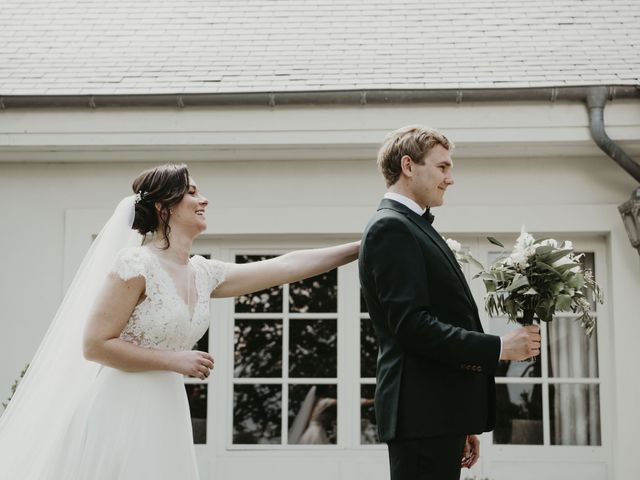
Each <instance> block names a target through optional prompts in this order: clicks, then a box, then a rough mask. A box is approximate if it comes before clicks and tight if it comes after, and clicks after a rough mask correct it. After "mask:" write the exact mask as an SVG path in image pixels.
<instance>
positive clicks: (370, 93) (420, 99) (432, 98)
mask: <svg viewBox="0 0 640 480" xmlns="http://www.w3.org/2000/svg"><path fill="white" fill-rule="evenodd" d="M593 88H599V89H604V90H605V91H606V92H607V93H606V97H607V98H608V99H609V100H614V99H630V98H640V88H639V87H638V86H635V85H610V86H602V87H594V86H583V87H544V88H492V89H441V90H331V91H299V92H256V93H211V94H201V93H184V94H148V95H146V94H136V95H126V94H124V95H8V96H0V109H10V108H83V107H84V108H102V107H123V108H126V107H177V108H185V107H205V106H206V107H215V106H224V107H231V106H239V107H240V106H265V107H276V106H279V105H282V106H286V105H369V104H398V103H432V102H453V103H463V102H491V101H495V102H514V101H521V102H527V101H535V102H540V101H548V102H555V101H586V98H587V96H588V95H589V92H590V91H591V89H593Z"/></svg>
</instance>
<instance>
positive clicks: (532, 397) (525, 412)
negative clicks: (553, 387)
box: [493, 383, 543, 445]
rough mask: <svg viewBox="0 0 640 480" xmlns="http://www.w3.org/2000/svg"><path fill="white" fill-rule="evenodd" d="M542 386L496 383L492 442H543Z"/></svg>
mask: <svg viewBox="0 0 640 480" xmlns="http://www.w3.org/2000/svg"><path fill="white" fill-rule="evenodd" d="M541 388H542V385H541V384H537V383H534V384H518V383H512V384H499V385H496V426H495V429H494V431H493V443H496V444H526V445H542V441H543V436H542V392H541Z"/></svg>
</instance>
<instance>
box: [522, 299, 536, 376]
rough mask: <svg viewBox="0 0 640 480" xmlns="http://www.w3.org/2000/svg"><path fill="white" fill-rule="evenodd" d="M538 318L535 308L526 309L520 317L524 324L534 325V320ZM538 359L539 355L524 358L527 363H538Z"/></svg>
mask: <svg viewBox="0 0 640 480" xmlns="http://www.w3.org/2000/svg"><path fill="white" fill-rule="evenodd" d="M535 318H536V312H535V311H534V310H524V311H523V312H522V319H520V324H521V325H523V326H525V327H526V326H527V325H533V322H534V320H535ZM537 361H538V357H531V358H527V359H526V360H523V362H526V363H536V362H537Z"/></svg>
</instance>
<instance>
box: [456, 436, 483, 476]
mask: <svg viewBox="0 0 640 480" xmlns="http://www.w3.org/2000/svg"><path fill="white" fill-rule="evenodd" d="M479 458H480V440H478V437H477V436H475V435H467V440H466V441H465V442H464V451H463V452H462V462H461V463H460V466H461V467H462V468H471V467H473V466H474V465H475V464H476V462H477V461H478V459H479Z"/></svg>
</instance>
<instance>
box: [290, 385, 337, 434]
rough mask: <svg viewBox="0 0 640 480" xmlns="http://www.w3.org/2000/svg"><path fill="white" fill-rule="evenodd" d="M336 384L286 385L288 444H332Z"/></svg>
mask: <svg viewBox="0 0 640 480" xmlns="http://www.w3.org/2000/svg"><path fill="white" fill-rule="evenodd" d="M337 392H338V389H337V387H336V385H289V443H290V444H334V445H335V444H336V443H337V441H338V424H337V418H338V417H337V399H338V393H337Z"/></svg>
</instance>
